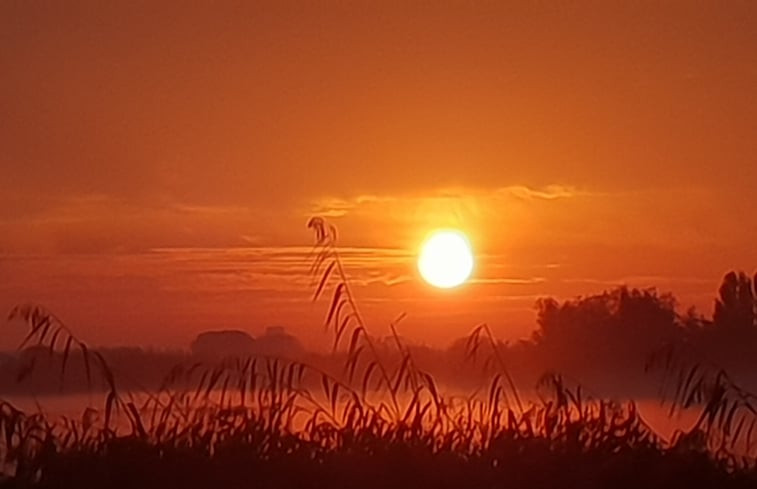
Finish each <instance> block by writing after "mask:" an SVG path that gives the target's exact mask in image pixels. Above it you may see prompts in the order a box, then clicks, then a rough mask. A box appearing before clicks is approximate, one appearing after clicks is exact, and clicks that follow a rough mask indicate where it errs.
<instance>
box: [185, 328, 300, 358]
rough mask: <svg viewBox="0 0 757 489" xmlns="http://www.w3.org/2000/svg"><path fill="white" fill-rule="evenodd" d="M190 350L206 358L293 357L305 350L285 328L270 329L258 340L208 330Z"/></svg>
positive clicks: (237, 333)
mask: <svg viewBox="0 0 757 489" xmlns="http://www.w3.org/2000/svg"><path fill="white" fill-rule="evenodd" d="M190 349H191V351H192V354H193V355H196V356H200V357H206V358H219V357H228V356H249V355H255V354H257V355H269V356H280V357H288V358H291V357H298V356H301V355H302V354H303V353H304V351H305V349H304V348H303V346H302V344H301V343H300V341H299V340H298V339H297V338H296V337H295V336H293V335H291V334H289V333H287V332H286V330H285V329H284V328H283V327H282V326H269V327H268V328H266V330H265V333H264V334H263V336H260V337H258V338H253V337H252V336H250V335H249V334H247V333H246V332H244V331H239V330H221V331H207V332H204V333H200V334H199V335H197V338H195V340H194V341H193V342H192V344H191V345H190Z"/></svg>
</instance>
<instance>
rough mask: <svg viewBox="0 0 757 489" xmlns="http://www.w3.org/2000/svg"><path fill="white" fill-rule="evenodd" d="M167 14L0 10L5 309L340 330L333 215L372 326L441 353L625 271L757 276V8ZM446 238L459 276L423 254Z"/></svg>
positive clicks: (690, 283) (116, 338)
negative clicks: (335, 324)
mask: <svg viewBox="0 0 757 489" xmlns="http://www.w3.org/2000/svg"><path fill="white" fill-rule="evenodd" d="M169 3H171V2H108V3H107V4H102V3H101V2H65V4H64V3H57V4H56V3H52V4H50V5H43V4H42V3H36V2H3V3H2V5H0V73H2V77H1V79H0V88H1V89H0V182H2V184H3V185H2V191H0V308H2V310H9V309H10V308H11V306H12V305H14V304H16V303H18V302H27V301H32V302H37V303H41V304H44V305H46V306H47V307H48V308H50V309H52V310H53V311H55V312H56V313H57V314H58V315H59V316H61V317H62V318H63V319H64V320H66V321H67V322H68V323H69V324H70V326H71V327H72V328H73V329H74V330H75V331H76V332H77V333H78V334H79V335H80V336H81V337H82V338H84V339H86V340H88V341H89V342H91V343H92V344H142V345H161V346H170V345H175V346H185V345H187V344H188V342H189V341H190V340H191V338H192V337H193V336H194V335H196V334H197V333H198V332H200V331H202V330H206V329H217V328H240V329H244V330H247V331H249V332H250V333H252V334H257V333H259V332H260V331H262V329H263V328H264V327H265V326H267V325H270V324H280V325H283V326H286V327H287V328H288V329H290V330H291V331H292V332H294V333H295V334H297V335H299V336H301V337H302V338H303V339H305V341H306V342H307V343H308V345H321V344H326V343H327V338H326V337H325V335H324V334H323V330H322V328H321V324H320V323H321V320H322V317H323V313H324V311H325V307H326V306H325V304H311V303H310V302H309V297H310V293H311V287H310V285H309V281H308V277H307V275H306V272H307V252H308V251H309V246H310V244H311V243H312V236H311V235H310V234H309V232H308V230H307V229H306V228H305V222H306V221H307V218H308V217H310V216H312V215H315V214H318V215H323V216H326V217H329V218H330V219H331V221H332V222H333V223H334V224H336V225H337V226H338V228H339V231H340V240H341V244H342V245H343V246H345V247H347V249H346V250H345V251H344V259H345V263H346V265H347V270H348V272H349V273H350V275H351V277H352V278H353V280H354V282H355V293H356V295H357V298H358V299H359V301H360V304H361V307H362V309H363V311H364V313H365V315H366V318H367V319H368V320H369V322H370V324H371V327H372V330H373V331H374V332H376V333H377V334H383V333H384V332H386V331H387V325H388V322H389V321H390V320H391V319H392V318H394V317H395V316H397V315H398V314H400V313H402V312H405V313H407V314H408V317H407V319H405V320H404V321H403V323H402V325H401V328H400V329H401V332H402V334H404V335H406V336H407V337H409V338H412V339H415V340H418V341H423V342H426V343H430V344H439V345H441V344H445V343H447V342H449V341H451V340H452V339H454V338H456V337H459V336H461V335H463V334H465V333H466V332H468V331H469V330H470V329H471V328H472V327H473V326H474V325H476V324H478V323H480V322H483V321H486V322H488V323H489V324H491V325H492V327H493V329H494V330H495V331H496V333H497V334H499V335H501V336H503V337H520V336H523V335H526V334H528V332H529V331H530V329H531V328H532V327H533V322H534V310H533V304H534V301H535V300H536V299H537V298H538V297H541V296H546V295H551V296H556V297H559V298H567V297H571V296H575V295H578V294H587V293H594V292H599V291H601V290H604V289H606V288H610V287H613V286H614V285H616V284H621V283H627V284H630V285H639V286H657V287H659V288H660V289H662V290H671V291H673V292H674V293H675V294H676V295H677V296H678V298H679V299H680V301H681V303H682V304H683V305H684V306H689V305H696V306H698V307H699V308H700V309H701V310H702V311H703V312H706V313H709V312H710V310H711V305H712V301H713V298H714V295H715V292H716V290H717V286H718V283H719V280H720V279H721V277H722V275H723V274H724V273H725V272H726V271H728V270H730V269H744V270H746V271H748V272H752V271H753V269H754V267H755V265H756V264H757V246H756V245H755V244H756V243H757V217H755V210H756V209H757V206H756V205H755V188H757V137H755V135H756V134H757V88H756V87H757V55H756V54H755V53H757V3H754V2H738V1H732V2H727V3H726V2H690V1H682V2H623V3H624V5H619V4H620V2H572V5H565V4H564V3H563V2H539V3H538V5H537V4H536V2H518V3H517V4H516V3H515V2H512V3H510V2H422V3H421V2H371V3H367V2H366V3H362V2H348V3H344V2H317V3H312V2H291V3H290V2H281V1H279V2H270V3H259V2H239V3H236V2H235V3H232V2H214V3H213V4H212V5H211V4H208V5H205V6H204V7H202V8H201V7H196V6H195V7H187V6H178V5H169ZM521 3H524V4H526V5H521ZM532 3H533V5H532ZM440 226H445V227H446V226H454V227H459V228H461V229H463V230H464V231H465V232H467V233H468V235H469V237H470V240H471V242H472V243H473V245H474V247H475V251H476V254H477V264H476V269H475V272H474V276H473V279H472V280H471V282H470V283H469V284H467V285H466V286H464V287H462V288H459V289H453V290H449V291H440V290H437V289H432V288H430V287H429V286H428V285H426V284H424V283H422V282H421V280H420V279H419V277H418V273H417V271H416V268H415V254H416V252H417V249H418V246H419V245H420V242H421V240H422V238H423V237H424V236H425V235H426V233H427V232H428V231H429V230H431V229H433V228H436V227H440ZM6 329H7V328H6ZM16 339H17V336H16V335H15V333H12V334H8V335H5V336H4V337H3V340H2V341H1V342H0V347H10V346H13V343H14V342H15V340H16Z"/></svg>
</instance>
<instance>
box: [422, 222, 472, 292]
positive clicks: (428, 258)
mask: <svg viewBox="0 0 757 489" xmlns="http://www.w3.org/2000/svg"><path fill="white" fill-rule="evenodd" d="M418 270H419V271H420V273H421V276H422V277H423V279H424V280H425V281H426V282H428V283H429V284H431V285H433V286H434V287H439V288H442V289H449V288H452V287H456V286H458V285H460V284H462V283H463V282H465V281H466V280H467V279H468V277H469V276H470V274H471V272H472V271H473V253H472V252H471V246H470V243H469V242H468V238H466V236H465V234H463V233H462V232H460V231H457V230H449V229H447V230H440V231H436V232H434V233H433V234H432V235H431V237H430V238H428V239H427V240H426V242H425V243H423V246H422V247H421V253H420V256H419V257H418Z"/></svg>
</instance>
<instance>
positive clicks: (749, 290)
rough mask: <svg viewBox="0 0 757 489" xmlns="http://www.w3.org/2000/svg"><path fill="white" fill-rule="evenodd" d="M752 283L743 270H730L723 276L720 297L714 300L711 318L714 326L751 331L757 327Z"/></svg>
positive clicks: (756, 306) (756, 279)
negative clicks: (713, 312)
mask: <svg viewBox="0 0 757 489" xmlns="http://www.w3.org/2000/svg"><path fill="white" fill-rule="evenodd" d="M755 281H756V282H757V276H756V277H755ZM754 285H755V284H754V283H753V282H752V280H751V279H750V278H749V277H748V276H747V275H746V274H745V273H744V272H739V273H736V272H730V273H729V274H727V275H726V276H725V278H724V279H723V284H722V285H721V286H720V290H719V295H720V297H719V298H718V299H716V300H715V314H714V317H713V320H714V323H715V325H716V326H718V327H724V328H729V329H730V330H732V331H752V330H753V329H754V328H755V327H757V322H756V321H755V311H756V309H757V305H756V304H755V295H756V294H755V290H754V289H753V286H754Z"/></svg>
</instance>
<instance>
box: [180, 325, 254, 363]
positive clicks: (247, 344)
mask: <svg viewBox="0 0 757 489" xmlns="http://www.w3.org/2000/svg"><path fill="white" fill-rule="evenodd" d="M190 349H191V351H192V354H194V355H197V356H200V357H214V358H215V357H227V356H247V355H251V354H253V353H255V339H254V338H253V337H252V336H250V335H249V334H247V333H245V332H244V331H238V330H222V331H207V332H205V333H200V334H199V335H197V338H195V340H194V341H193V342H192V344H191V345H190Z"/></svg>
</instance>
